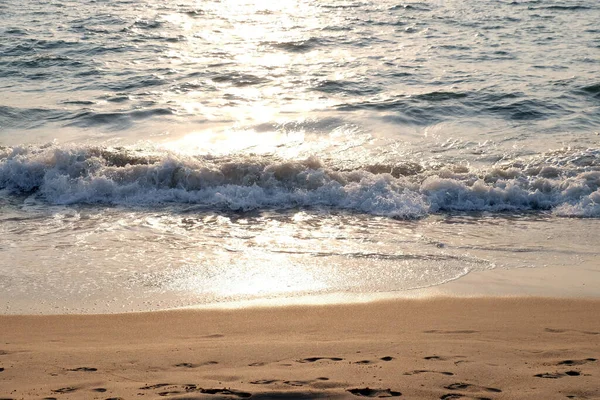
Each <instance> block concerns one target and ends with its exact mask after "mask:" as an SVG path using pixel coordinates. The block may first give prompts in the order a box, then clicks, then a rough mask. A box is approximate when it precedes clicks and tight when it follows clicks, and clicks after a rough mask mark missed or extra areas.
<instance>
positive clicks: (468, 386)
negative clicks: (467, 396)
mask: <svg viewBox="0 0 600 400" xmlns="http://www.w3.org/2000/svg"><path fill="white" fill-rule="evenodd" d="M444 388H445V389H450V390H467V391H473V392H481V391H486V392H492V393H502V390H500V389H496V388H493V387H484V386H477V385H472V384H470V383H464V382H458V383H453V384H451V385H448V386H444Z"/></svg>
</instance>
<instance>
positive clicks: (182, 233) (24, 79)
mask: <svg viewBox="0 0 600 400" xmlns="http://www.w3.org/2000/svg"><path fill="white" fill-rule="evenodd" d="M0 17H1V18H0V19H1V20H2V24H0V299H1V303H0V304H3V307H2V309H0V312H4V313H64V312H67V313H68V312H83V313H95V312H115V311H116V312H120V311H137V310H156V309H164V308H170V307H180V306H191V305H203V304H204V305H205V304H221V303H225V302H230V301H246V300H253V299H272V298H275V299H277V298H290V297H298V296H304V295H323V294H340V293H341V294H349V295H352V294H356V295H361V294H373V293H387V292H397V293H408V292H410V291H411V290H412V289H417V288H423V287H430V286H435V285H439V284H442V283H444V282H448V281H451V280H454V279H460V277H461V276H464V275H466V274H468V273H470V272H473V271H482V270H486V269H490V268H520V267H536V268H544V267H547V266H557V265H562V266H567V267H569V266H577V265H585V266H589V267H590V268H596V267H600V266H598V263H600V262H599V261H598V260H600V246H599V245H600V136H599V133H600V75H599V74H598V71H600V28H598V21H600V4H599V3H598V2H597V1H595V0H563V1H557V0H537V1H536V0H532V1H508V0H477V1H475V0H473V1H458V0H446V1H441V0H431V1H421V2H413V1H406V2H398V1H392V0H378V1H347V0H343V1H342V0H328V1H323V0H319V1H316V0H304V1H296V0H283V1H280V2H271V1H260V0H254V1H251V0H220V1H219V0H206V1H202V2H200V1H191V0H180V1H178V2H165V1H159V0H111V1H108V0H78V1H68V0H61V1H58V0H42V1H36V2H33V1H32V2H23V1H16V0H4V1H2V2H1V3H0ZM599 290H600V288H599Z"/></svg>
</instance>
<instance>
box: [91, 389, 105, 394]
mask: <svg viewBox="0 0 600 400" xmlns="http://www.w3.org/2000/svg"><path fill="white" fill-rule="evenodd" d="M92 392H98V393H104V392H106V389H105V388H95V389H92Z"/></svg>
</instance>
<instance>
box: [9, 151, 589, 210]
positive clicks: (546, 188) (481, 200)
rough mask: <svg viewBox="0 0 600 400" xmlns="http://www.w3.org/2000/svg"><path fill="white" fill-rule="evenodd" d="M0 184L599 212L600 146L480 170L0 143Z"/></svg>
mask: <svg viewBox="0 0 600 400" xmlns="http://www.w3.org/2000/svg"><path fill="white" fill-rule="evenodd" d="M0 190H2V191H1V192H0V193H4V194H3V195H2V194H0V196H14V195H19V196H23V195H27V196H36V197H37V198H39V199H41V200H43V201H46V202H48V203H50V204H107V205H124V206H146V207H151V206H157V205H161V204H173V203H180V204H194V205H198V206H200V207H206V208H215V209H227V210H240V211H249V210H255V209H262V208H276V209H287V208H295V207H328V208H333V209H340V210H348V211H354V212H360V213H367V214H373V215H385V216H390V217H395V218H420V217H424V216H426V215H428V214H431V213H439V212H452V211H494V212H498V211H506V212H510V211H516V212H521V211H530V210H543V211H550V212H552V213H554V214H556V215H559V216H577V217H594V218H598V217H600V149H587V150H560V151H556V152H552V153H546V154H543V155H538V156H535V157H532V158H530V159H518V160H511V161H505V162H502V163H498V164H496V165H494V166H491V167H488V168H484V169H476V168H471V167H468V166H463V165H436V166H426V165H421V164H419V163H415V162H397V163H395V164H373V165H362V166H359V167H353V168H345V167H344V165H339V164H336V163H335V162H334V161H329V160H320V159H318V158H316V157H310V158H307V159H303V160H292V159H282V158H278V157H275V156H257V155H232V156H227V157H216V156H210V155H196V156H188V155H182V154H179V153H175V152H170V151H166V150H160V149H139V148H134V147H131V148H126V147H119V148H110V147H101V146H86V147H82V146H71V147H69V146H58V145H47V146H42V147H33V146H29V147H25V146H23V147H0Z"/></svg>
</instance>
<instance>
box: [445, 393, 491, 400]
mask: <svg viewBox="0 0 600 400" xmlns="http://www.w3.org/2000/svg"><path fill="white" fill-rule="evenodd" d="M465 397H467V396H466V395H464V394H462V393H448V394H445V395H443V396H442V397H440V400H452V399H462V398H465ZM471 398H472V399H474V400H492V399H490V398H489V397H471Z"/></svg>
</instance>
